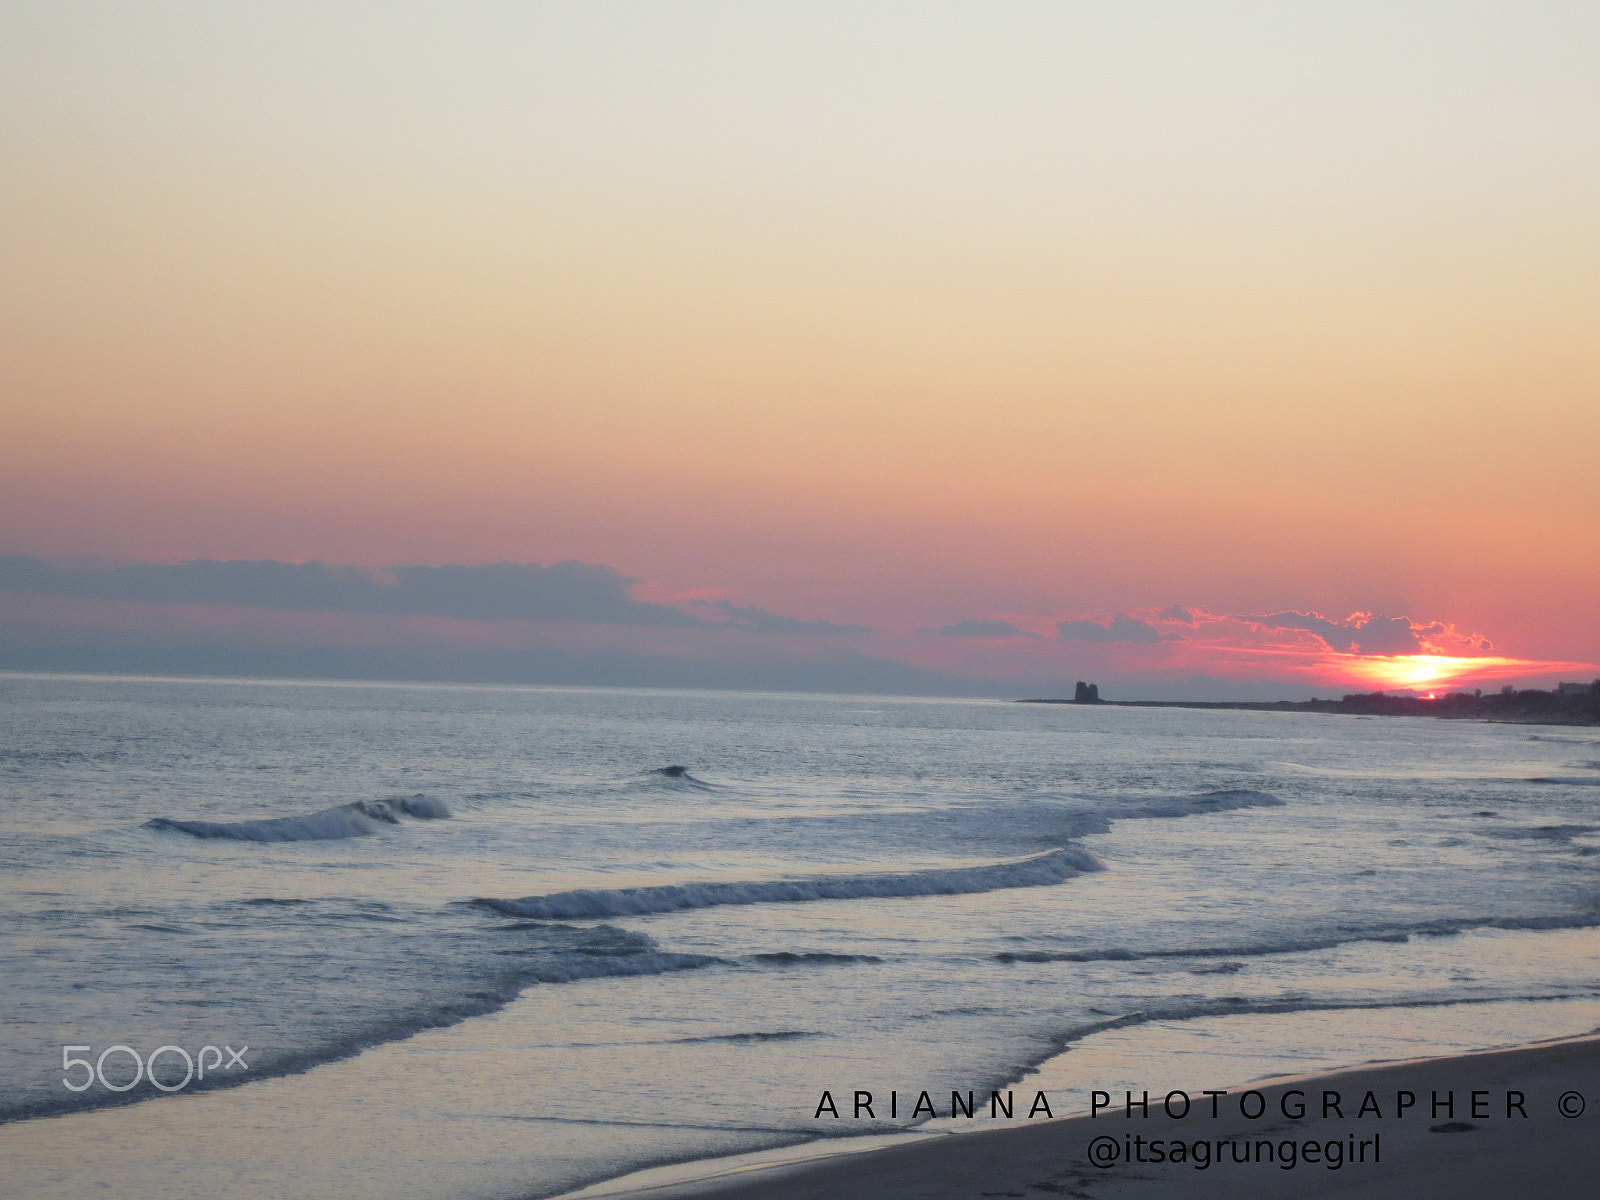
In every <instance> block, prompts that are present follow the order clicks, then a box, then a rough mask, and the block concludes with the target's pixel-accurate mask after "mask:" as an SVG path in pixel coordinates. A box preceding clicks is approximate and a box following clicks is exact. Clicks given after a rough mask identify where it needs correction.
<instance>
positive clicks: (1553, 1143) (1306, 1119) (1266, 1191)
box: [583, 1036, 1600, 1200]
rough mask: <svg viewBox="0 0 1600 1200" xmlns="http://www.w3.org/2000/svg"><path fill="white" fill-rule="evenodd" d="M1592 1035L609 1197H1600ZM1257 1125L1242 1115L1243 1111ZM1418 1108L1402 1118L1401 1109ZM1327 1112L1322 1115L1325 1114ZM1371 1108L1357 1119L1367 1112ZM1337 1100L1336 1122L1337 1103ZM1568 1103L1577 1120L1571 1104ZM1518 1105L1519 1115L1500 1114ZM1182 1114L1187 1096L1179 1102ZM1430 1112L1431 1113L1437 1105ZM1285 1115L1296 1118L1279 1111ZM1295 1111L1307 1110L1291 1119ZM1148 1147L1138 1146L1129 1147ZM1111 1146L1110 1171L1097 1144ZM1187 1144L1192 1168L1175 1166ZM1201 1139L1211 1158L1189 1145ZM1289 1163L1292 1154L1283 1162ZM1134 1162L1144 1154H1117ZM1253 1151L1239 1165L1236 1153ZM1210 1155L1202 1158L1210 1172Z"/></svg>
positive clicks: (617, 1191) (596, 1197)
mask: <svg viewBox="0 0 1600 1200" xmlns="http://www.w3.org/2000/svg"><path fill="white" fill-rule="evenodd" d="M1597 1085H1600V1037H1593V1036H1590V1037H1582V1038H1573V1039H1563V1040H1560V1041H1555V1042H1548V1043H1543V1044H1538V1045H1532V1046H1525V1047H1518V1048H1515V1049H1509V1050H1499V1051H1492V1052H1488V1053H1483V1054H1470V1055H1457V1056H1451V1057H1447V1058H1436V1059H1425V1060H1417V1061H1411V1062H1402V1063H1388V1064H1380V1065H1374V1066H1365V1067H1359V1068H1354V1069H1351V1070H1346V1071H1338V1072H1332V1073H1328V1074H1324V1075H1316V1076H1308V1077H1297V1078H1293V1079H1288V1080H1281V1081H1277V1082H1274V1083H1271V1084H1264V1085H1261V1086H1260V1087H1259V1088H1257V1089H1254V1090H1251V1089H1248V1088H1247V1089H1244V1090H1239V1089H1232V1090H1229V1091H1228V1092H1227V1094H1225V1095H1219V1096H1217V1097H1216V1098H1215V1100H1216V1108H1217V1113H1216V1115H1215V1116H1213V1115H1212V1111H1211V1108H1210V1105H1211V1102H1212V1101H1211V1098H1210V1097H1206V1096H1203V1095H1201V1096H1196V1097H1194V1098H1193V1100H1192V1101H1191V1107H1190V1109H1189V1111H1188V1112H1187V1113H1186V1114H1184V1115H1183V1116H1182V1118H1181V1119H1176V1118H1175V1117H1174V1116H1171V1115H1169V1114H1168V1112H1167V1111H1166V1110H1165V1108H1164V1101H1165V1097H1152V1098H1151V1100H1152V1103H1151V1105H1150V1109H1149V1115H1148V1116H1146V1115H1145V1112H1144V1109H1143V1104H1142V1100H1143V1098H1144V1097H1143V1095H1142V1094H1141V1095H1139V1096H1134V1097H1132V1100H1133V1103H1132V1105H1131V1106H1130V1105H1129V1102H1128V1100H1129V1098H1128V1097H1127V1096H1126V1095H1124V1096H1119V1097H1115V1098H1114V1100H1115V1101H1116V1102H1115V1103H1112V1104H1110V1105H1109V1107H1108V1108H1107V1109H1106V1110H1105V1111H1103V1112H1101V1113H1099V1114H1098V1115H1097V1116H1093V1117H1084V1116H1080V1117H1075V1118H1071V1119H1063V1120H1056V1121H1050V1122H1048V1123H1045V1124H1040V1125H1036V1126H1029V1127H1024V1128H1019V1129H1008V1130H992V1131H984V1132H979V1133H970V1134H955V1135H951V1136H948V1137H941V1138H932V1139H928V1140H925V1141H918V1142H916V1143H914V1144H908V1145H901V1146H891V1147H886V1148H882V1149H875V1150H867V1151H862V1152H860V1153H856V1154H841V1155H837V1156H832V1157H829V1158H826V1159H823V1160H820V1161H814V1162H805V1163H800V1164H798V1165H796V1164H779V1165H773V1166H766V1167H746V1168H744V1169H730V1170H727V1171H724V1172H722V1173H712V1171H711V1167H712V1165H711V1164H702V1166H703V1167H705V1168H706V1169H707V1173H706V1174H705V1175H704V1176H702V1177H701V1178H698V1179H692V1180H687V1181H682V1182H676V1183H671V1182H654V1183H653V1182H651V1181H650V1180H648V1179H644V1180H637V1181H633V1182H632V1183H631V1184H630V1183H629V1181H623V1183H622V1186H616V1187H601V1188H595V1189H591V1190H589V1191H587V1192H585V1193H583V1196H584V1197H585V1198H586V1200H588V1198H591V1197H592V1198H593V1200H600V1198H601V1197H607V1196H614V1197H617V1198H618V1200H624V1198H627V1197H637V1198H638V1200H647V1198H648V1200H699V1198H702V1197H704V1198H706V1200H711V1198H713V1197H714V1198H715V1200H814V1198H815V1197H820V1196H827V1197H830V1198H832V1200H897V1198H900V1197H904V1198H905V1200H978V1198H979V1197H997V1196H998V1197H1048V1196H1073V1197H1089V1198H1093V1200H1178V1198H1180V1197H1182V1198H1185V1200H1208V1198H1210V1197H1226V1196H1249V1197H1252V1198H1259V1200H1277V1198H1279V1197H1319V1196H1329V1197H1333V1196H1339V1197H1350V1198H1352V1200H1355V1198H1365V1197H1371V1198H1374V1200H1376V1198H1379V1197H1394V1196H1406V1197H1408V1198H1410V1200H1490V1198H1492V1197H1503V1196H1523V1195H1535V1194H1537V1195H1540V1196H1549V1197H1586V1196H1593V1195H1594V1194H1595V1187H1596V1184H1595V1180H1596V1178H1597V1172H1600V1139H1596V1138H1595V1136H1594V1131H1595V1124H1594V1123H1595V1121H1596V1120H1597V1119H1600V1113H1597V1111H1596V1104H1595V1100H1597V1099H1600V1087H1597ZM1241 1098H1242V1099H1243V1100H1244V1108H1245V1109H1246V1111H1247V1112H1248V1113H1254V1112H1255V1111H1257V1108H1256V1106H1257V1105H1258V1104H1259V1106H1260V1113H1261V1115H1260V1116H1259V1117H1257V1118H1256V1119H1250V1118H1249V1117H1248V1116H1245V1115H1241V1112H1240V1103H1239V1101H1240V1100H1241ZM1408 1098H1409V1099H1411V1100H1412V1101H1414V1103H1412V1104H1410V1105H1409V1106H1408V1107H1407V1108H1406V1109H1405V1110H1404V1111H1399V1110H1398V1109H1397V1105H1398V1104H1400V1103H1403V1102H1405V1101H1406V1100H1407V1099H1408ZM1325 1103H1326V1104H1328V1106H1329V1108H1328V1111H1327V1112H1326V1114H1324V1111H1323V1105H1324V1104H1325ZM1364 1104H1365V1105H1366V1107H1367V1112H1366V1115H1365V1116H1358V1115H1357V1114H1358V1113H1359V1111H1360V1109H1361V1107H1362V1106H1363V1105H1364ZM1334 1105H1337V1106H1338V1108H1339V1109H1340V1110H1342V1113H1343V1115H1342V1116H1341V1115H1339V1113H1338V1112H1337V1111H1334V1109H1333V1106H1334ZM1563 1105H1565V1107H1566V1109H1567V1110H1568V1112H1571V1113H1573V1114H1574V1115H1571V1116H1569V1115H1566V1114H1565V1113H1563V1111H1562V1106H1563ZM1508 1106H1509V1107H1508ZM1172 1107H1173V1111H1174V1113H1178V1112H1182V1104H1181V1102H1179V1101H1178V1100H1176V1099H1174V1101H1173V1106H1172ZM1436 1107H1437V1109H1438V1111H1434V1109H1435V1108H1436ZM1286 1114H1290V1115H1286ZM1293 1114H1303V1115H1302V1116H1300V1117H1299V1119H1291V1116H1292V1115H1293ZM1134 1137H1137V1138H1141V1139H1143V1143H1144V1144H1143V1145H1136V1144H1134V1143H1132V1142H1131V1141H1130V1140H1129V1139H1132V1138H1134ZM1096 1139H1101V1141H1102V1145H1104V1144H1105V1142H1106V1141H1107V1140H1109V1142H1110V1144H1111V1146H1112V1147H1113V1150H1114V1151H1116V1153H1117V1160H1116V1161H1115V1162H1114V1163H1112V1164H1111V1165H1109V1166H1106V1167H1101V1166H1098V1165H1096V1164H1094V1163H1092V1162H1091V1161H1090V1159H1089V1153H1090V1150H1089V1148H1090V1145H1091V1143H1093V1142H1094V1141H1095V1140H1096ZM1179 1143H1181V1144H1182V1145H1183V1147H1184V1161H1182V1162H1173V1161H1166V1162H1158V1161H1156V1156H1157V1155H1160V1156H1162V1157H1164V1158H1167V1159H1169V1160H1170V1159H1171V1158H1172V1157H1174V1156H1175V1153H1176V1151H1175V1146H1176V1145H1177V1144H1179ZM1197 1146H1201V1147H1204V1152H1203V1153H1204V1158H1203V1159H1202V1157H1201V1155H1200V1154H1199V1153H1197V1152H1196V1147H1197ZM1291 1155H1292V1157H1290V1156H1291ZM1129 1157H1135V1158H1136V1159H1137V1161H1134V1162H1128V1161H1125V1160H1126V1159H1127V1158H1129ZM1240 1159H1244V1160H1246V1161H1240ZM1202 1163H1203V1164H1204V1165H1202Z"/></svg>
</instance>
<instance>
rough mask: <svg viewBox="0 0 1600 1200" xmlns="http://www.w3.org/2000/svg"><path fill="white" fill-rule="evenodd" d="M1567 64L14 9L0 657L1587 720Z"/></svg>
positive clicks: (389, 12)
mask: <svg viewBox="0 0 1600 1200" xmlns="http://www.w3.org/2000/svg"><path fill="white" fill-rule="evenodd" d="M1597 44H1600V8H1597V7H1596V6H1595V5H1594V4H1592V3H1564V2H1532V3H1515V4H1513V3H1472V2H1462V0H1453V2H1450V3H1444V2H1439V3H1413V2H1405V0H1402V2H1398V3H1382V4H1378V3H1363V2H1353V3H1346V4H1340V5H1309V4H1284V3H1243V2H1236V0H1234V2H1219V3H1214V4H1208V5H1196V4H1181V3H1140V2H1133V3H1118V4H1109V3H1095V4H1089V3H1068V2H1058V3H1049V4H1044V3H1025V2H1018V3H1008V4H1003V5H971V4H947V3H938V2H926V0H925V2H919V3H916V4H911V3H904V4H901V3H871V2H866V3H851V4H829V3H810V4H805V5H798V4H797V5H781V4H770V5H745V4H731V3H729V4H707V3H680V4H669V5H663V4H645V3H639V4H619V3H606V2H598V3H583V4H578V3H571V4H540V3H474V2H470V0H469V2H456V3H451V4H418V3H404V2H390V3H385V4H382V5H378V4H365V3H346V4H340V5H326V4H316V5H313V4H299V3H292V2H291V3H281V4H274V5H246V4H242V3H221V2H217V3H161V4H156V3H117V2H115V0H107V2H101V3H96V4H93V5H83V4H76V3H62V2H60V0H52V2H51V3H38V2H34V0H11V2H10V3H8V4H7V5H5V6H4V8H3V9H0V152H3V153H4V155H5V161H6V163H7V168H6V170H5V171H4V172H0V211H3V213H4V219H3V220H0V556H6V557H3V558H0V666H25V667H41V668H47V669H57V668H72V669H128V670H146V669H148V670H180V669H182V670H206V671H212V670H224V671H238V672H244V673H269V674H270V673H291V674H318V673H325V674H336V675H349V674H356V675H375V676H379V677H386V678H387V677H412V676H415V677H426V678H436V677H437V678H455V677H459V678H473V679H476V678H495V679H513V680H514V679H526V680H530V681H540V682H550V681H554V682H574V683H586V682H587V683H661V684H672V685H694V686H730V687H805V688H822V689H825V690H831V689H839V690H882V691H905V690H911V691H930V692H940V691H946V692H955V693H968V692H971V693H976V694H1000V695H1006V694H1019V693H1029V694H1033V693H1039V694H1055V693H1057V692H1059V691H1060V690H1061V689H1064V688H1070V686H1071V683H1072V682H1073V681H1074V680H1076V679H1079V678H1086V679H1093V680H1096V681H1098V682H1100V683H1101V686H1102V692H1103V693H1105V694H1109V695H1121V696H1127V697H1139V698H1160V697H1166V696H1170V697H1172V698H1216V699H1228V698H1239V697H1246V696H1248V697H1257V696H1260V697H1269V698H1270V697H1276V696H1279V695H1284V696H1296V697H1298V696H1304V695H1309V694H1315V693H1319V692H1320V693H1321V694H1324V695H1326V694H1338V693H1340V692H1343V691H1351V690H1370V689H1373V688H1377V687H1386V688H1390V689H1396V688H1417V689H1422V690H1427V689H1434V688H1436V687H1442V686H1481V687H1489V686H1493V687H1499V686H1502V685H1503V683H1505V682H1511V683H1514V684H1515V685H1517V686H1529V685H1538V684H1541V683H1543V684H1548V683H1549V682H1552V681H1555V680H1557V679H1562V678H1566V679H1592V678H1594V677H1595V676H1597V675H1600V665H1596V664H1597V663H1600V625H1597V623H1596V621H1595V620H1594V613H1595V611H1596V600H1597V598H1600V470H1597V461H1600V457H1597V455H1596V449H1597V447H1600V332H1597V331H1600V222H1597V221H1596V220H1595V218H1594V214H1595V213H1596V212H1600V72H1597V71H1595V70H1594V68H1593V47H1594V46H1595V45H1597ZM185 564H200V565H197V566H189V567H185ZM204 564H211V566H205V565H204ZM251 564H255V566H252V565H251ZM262 564H266V565H262ZM274 564H275V565H274ZM497 564H499V565H500V566H499V567H498V568H497V567H496V565H497ZM296 565H298V566H299V567H300V568H301V570H300V573H299V574H296V573H295V571H294V570H293V569H292V568H293V567H294V566H296ZM445 567H455V568H460V570H458V571H455V572H454V573H451V572H444V573H439V571H438V570H437V569H439V568H445ZM430 568H431V569H434V570H433V573H431V574H430V573H429V569H430ZM497 570H498V574H497V573H496V571H497ZM163 572H165V573H163ZM319 580H320V582H318V581H319ZM362 580H365V581H366V582H365V584H364V585H363V584H362V582H361V581H362ZM363 588H365V590H363ZM497 588H498V589H500V590H501V591H500V592H496V591H495V589H497ZM373 589H379V590H377V591H374V590H373ZM586 589H587V590H586ZM501 593H504V594H501ZM493 595H499V596H500V599H499V600H497V601H494V602H491V600H490V597H491V596H493ZM645 615H649V618H650V619H648V620H646V619H644V616H645ZM1068 694H1070V692H1068Z"/></svg>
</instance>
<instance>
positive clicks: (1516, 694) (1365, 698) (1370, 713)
mask: <svg viewBox="0 0 1600 1200" xmlns="http://www.w3.org/2000/svg"><path fill="white" fill-rule="evenodd" d="M1079 686H1080V688H1081V687H1082V685H1079ZM1090 686H1091V688H1092V687H1093V685H1090ZM1080 694H1081V693H1080ZM1017 703H1018V704H1086V705H1100V706H1103V707H1118V708H1230V709H1245V710H1248V711H1252V712H1315V713H1342V714H1344V715H1346V716H1360V717H1444V718H1447V719H1452V720H1458V721H1491V722H1499V723H1504V724H1513V725H1600V693H1596V692H1594V691H1590V692H1586V693H1585V692H1577V693H1573V692H1546V691H1539V690H1537V689H1533V688H1529V689H1526V690H1524V691H1502V692H1491V693H1487V694H1482V695H1479V694H1474V693H1471V692H1451V693H1449V694H1448V695H1444V696H1439V697H1436V698H1433V699H1429V698H1426V697H1423V696H1392V695H1389V694H1387V693H1385V692H1356V693H1352V694H1350V695H1347V696H1343V697H1340V698H1339V699H1337V700H1101V699H1099V697H1098V692H1097V691H1096V692H1095V693H1094V698H1092V699H1083V698H1079V699H1072V700H1068V699H1058V698H1049V697H1040V698H1030V699H1026V700H1018V701H1017Z"/></svg>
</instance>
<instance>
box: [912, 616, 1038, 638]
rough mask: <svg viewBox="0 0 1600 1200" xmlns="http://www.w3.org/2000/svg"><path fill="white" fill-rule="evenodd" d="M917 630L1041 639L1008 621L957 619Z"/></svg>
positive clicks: (968, 635) (974, 635) (950, 634)
mask: <svg viewBox="0 0 1600 1200" xmlns="http://www.w3.org/2000/svg"><path fill="white" fill-rule="evenodd" d="M917 632H918V633H941V634H943V635H944V636H945V637H959V638H1002V637H1022V638H1032V639H1033V640H1034V641H1036V642H1037V641H1040V640H1041V639H1040V637H1039V635H1038V634H1037V633H1029V632H1028V631H1027V630H1026V629H1018V628H1017V627H1016V626H1015V625H1013V624H1012V623H1011V622H1010V621H957V622H956V623H955V624H954V625H939V626H930V627H928V628H924V629H919V630H917Z"/></svg>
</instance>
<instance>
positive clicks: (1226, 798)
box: [1114, 788, 1284, 819]
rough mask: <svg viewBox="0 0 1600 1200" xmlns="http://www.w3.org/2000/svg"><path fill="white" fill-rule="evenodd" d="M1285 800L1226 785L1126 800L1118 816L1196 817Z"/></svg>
mask: <svg viewBox="0 0 1600 1200" xmlns="http://www.w3.org/2000/svg"><path fill="white" fill-rule="evenodd" d="M1283 806H1284V805H1283V801H1282V800H1279V799H1278V798H1277V797H1276V796H1274V795H1272V794H1271V793H1270V792H1257V791H1252V790H1251V789H1249V788H1223V789H1221V790H1220V791H1215V792H1200V793H1199V794H1197V795H1193V796H1156V797H1151V798H1149V799H1144V800H1130V801H1127V802H1126V803H1125V805H1124V807H1123V809H1122V811H1120V812H1117V813H1115V814H1114V816H1115V817H1116V818H1117V819H1127V818H1130V817H1131V818H1139V817H1195V816H1202V815H1204V814H1205V813H1217V812H1231V811H1233V810H1235V809H1240V808H1282V807H1283Z"/></svg>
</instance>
